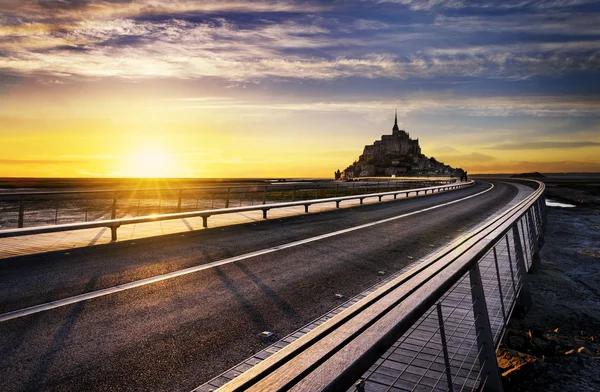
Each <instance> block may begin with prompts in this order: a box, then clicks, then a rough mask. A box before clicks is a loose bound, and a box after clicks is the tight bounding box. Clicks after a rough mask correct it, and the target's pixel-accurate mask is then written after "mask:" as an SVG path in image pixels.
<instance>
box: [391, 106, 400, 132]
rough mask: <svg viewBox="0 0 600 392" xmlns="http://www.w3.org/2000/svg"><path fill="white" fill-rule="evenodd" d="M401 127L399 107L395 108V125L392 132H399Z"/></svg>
mask: <svg viewBox="0 0 600 392" xmlns="http://www.w3.org/2000/svg"><path fill="white" fill-rule="evenodd" d="M399 131H400V128H398V109H396V110H395V115H394V127H393V128H392V133H396V132H399Z"/></svg>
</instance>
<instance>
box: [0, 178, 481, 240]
mask: <svg viewBox="0 0 600 392" xmlns="http://www.w3.org/2000/svg"><path fill="white" fill-rule="evenodd" d="M471 185H473V181H469V182H461V183H452V184H445V185H439V186H430V187H424V188H415V189H403V190H392V191H386V192H377V193H368V194H359V195H351V196H341V197H329V198H321V199H309V200H299V201H293V202H287V203H273V204H259V205H250V206H242V207H229V208H221V209H211V210H201V211H192V212H178V213H172V214H161V215H151V216H143V217H133V218H121V219H107V220H99V221H93V222H83V223H70V224H59V225H53V226H37V227H31V228H17V229H7V230H0V238H8V237H18V236H24V235H34V234H44V233H55V232H61V231H72V230H83V229H91V228H97V227H107V228H110V230H111V238H112V240H113V241H116V240H117V229H118V228H119V227H121V226H123V225H131V224H138V223H147V222H156V221H164V220H171V219H184V218H195V217H201V218H202V222H203V226H204V227H208V218H209V217H211V216H214V215H223V214H234V213H240V212H249V211H262V214H263V218H264V219H267V213H268V211H269V210H272V209H278V208H287V207H297V206H304V211H305V212H308V209H309V207H310V206H311V205H313V204H322V203H334V202H335V204H336V208H339V207H340V203H342V202H344V201H350V200H359V201H360V204H363V201H364V200H365V199H368V198H374V197H376V198H378V199H379V201H380V202H381V201H382V199H383V198H384V197H386V196H393V198H394V199H396V198H397V197H398V196H400V195H405V196H406V197H408V196H409V195H410V194H411V193H414V194H415V195H416V196H419V194H422V195H427V194H433V193H439V192H444V191H448V190H453V189H460V188H465V187H469V186H471ZM428 192H429V193H428Z"/></svg>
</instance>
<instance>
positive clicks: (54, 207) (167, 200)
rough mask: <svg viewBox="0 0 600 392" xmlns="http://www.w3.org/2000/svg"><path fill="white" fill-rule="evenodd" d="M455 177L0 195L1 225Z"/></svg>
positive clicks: (331, 193)
mask: <svg viewBox="0 0 600 392" xmlns="http://www.w3.org/2000/svg"><path fill="white" fill-rule="evenodd" d="M450 181H451V180H450V179H448V180H443V179H439V178H438V179H415V180H395V179H390V180H385V181H382V180H373V179H372V180H367V181H352V182H334V181H318V182H315V181H292V182H284V181H282V182H276V183H264V182H254V183H248V184H240V183H237V184H236V183H232V184H223V185H219V186H203V187H193V188H192V187H187V188H146V189H110V190H85V191H81V190H71V191H36V192H3V193H0V229H9V228H22V227H32V226H44V225H50V224H55V225H57V224H65V223H79V222H90V221H98V220H106V219H119V218H132V217H140V216H148V215H162V214H168V213H179V212H191V211H203V210H209V209H223V208H231V207H242V206H248V205H250V206H252V205H261V204H274V203H280V202H291V201H298V200H310V199H319V198H327V197H338V196H349V195H359V194H367V193H379V192H383V191H392V190H402V189H410V188H420V187H424V186H432V185H443V184H447V183H450Z"/></svg>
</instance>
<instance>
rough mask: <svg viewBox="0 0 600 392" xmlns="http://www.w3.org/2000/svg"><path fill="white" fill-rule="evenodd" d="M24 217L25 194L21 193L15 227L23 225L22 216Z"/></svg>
mask: <svg viewBox="0 0 600 392" xmlns="http://www.w3.org/2000/svg"><path fill="white" fill-rule="evenodd" d="M24 217H25V196H24V195H21V197H20V198H19V222H18V223H17V227H18V228H21V227H23V220H24V219H23V218H24Z"/></svg>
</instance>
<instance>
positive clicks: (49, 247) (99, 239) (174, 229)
mask: <svg viewBox="0 0 600 392" xmlns="http://www.w3.org/2000/svg"><path fill="white" fill-rule="evenodd" d="M413 197H417V196H415V195H414V194H411V195H410V196H409V198H413ZM403 198H404V197H401V198H398V200H402V199H403ZM390 200H393V196H385V197H384V198H383V201H390ZM373 203H378V199H377V197H371V198H367V199H365V200H364V204H373ZM358 205H360V201H359V200H348V201H344V202H343V203H341V204H340V208H351V207H356V206H358ZM334 209H336V204H335V202H331V203H323V204H313V205H311V207H310V213H319V212H323V211H330V210H334ZM304 214H305V212H304V207H303V206H297V207H286V208H278V209H273V210H270V211H269V219H271V220H273V219H279V218H284V217H290V216H297V215H304ZM261 220H263V217H262V211H249V212H244V213H233V214H227V215H214V216H211V218H210V219H209V220H208V227H209V228H214V227H223V226H230V225H236V224H242V223H252V222H256V221H261ZM202 229H203V227H202V218H201V217H196V218H186V219H172V220H166V221H158V222H147V223H139V224H132V225H124V226H121V227H120V228H119V236H118V240H117V242H120V241H130V240H136V239H141V238H146V237H153V236H157V235H164V234H175V233H181V234H184V233H186V232H188V231H193V230H202ZM110 242H111V233H110V229H108V228H106V227H103V228H96V229H83V230H77V231H64V232H57V233H46V234H36V235H28V236H22V237H12V238H1V239H0V259H4V258H10V257H17V256H25V255H32V254H37V253H44V252H51V251H67V250H68V249H71V248H79V247H85V246H93V245H100V244H108V243H110Z"/></svg>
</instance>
